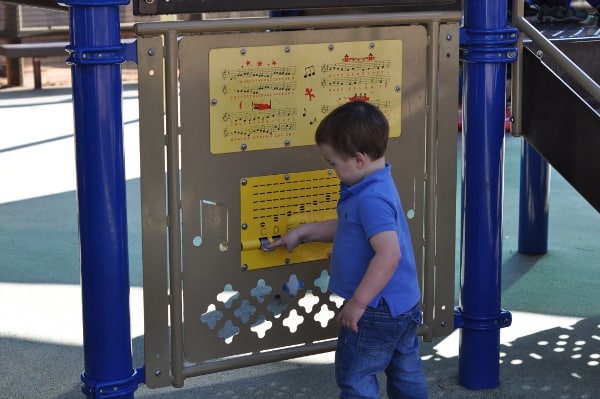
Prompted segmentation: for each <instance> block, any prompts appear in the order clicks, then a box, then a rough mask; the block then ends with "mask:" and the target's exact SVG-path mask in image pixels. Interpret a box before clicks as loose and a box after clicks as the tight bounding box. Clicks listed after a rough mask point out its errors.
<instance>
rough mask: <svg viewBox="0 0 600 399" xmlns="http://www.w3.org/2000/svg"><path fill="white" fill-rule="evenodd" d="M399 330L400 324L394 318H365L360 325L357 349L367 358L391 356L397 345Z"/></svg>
mask: <svg viewBox="0 0 600 399" xmlns="http://www.w3.org/2000/svg"><path fill="white" fill-rule="evenodd" d="M398 332H399V325H398V323H397V322H394V321H393V320H392V319H389V320H387V321H376V320H369V319H363V320H362V321H361V323H360V324H359V327H358V343H357V351H358V353H360V355H361V356H363V357H364V358H366V359H384V358H386V357H389V356H391V354H392V352H393V350H394V347H395V346H396V342H397V337H398Z"/></svg>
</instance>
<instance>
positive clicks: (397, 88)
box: [394, 85, 401, 93]
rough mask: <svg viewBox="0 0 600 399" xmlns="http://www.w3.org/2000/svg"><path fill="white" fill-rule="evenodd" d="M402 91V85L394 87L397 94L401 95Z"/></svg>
mask: <svg viewBox="0 0 600 399" xmlns="http://www.w3.org/2000/svg"><path fill="white" fill-rule="evenodd" d="M400 89H401V87H400V85H396V87H394V90H396V93H399V92H400Z"/></svg>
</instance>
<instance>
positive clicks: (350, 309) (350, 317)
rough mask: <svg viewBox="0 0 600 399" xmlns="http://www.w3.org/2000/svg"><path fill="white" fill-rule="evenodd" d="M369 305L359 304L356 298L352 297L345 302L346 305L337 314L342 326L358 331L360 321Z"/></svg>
mask: <svg viewBox="0 0 600 399" xmlns="http://www.w3.org/2000/svg"><path fill="white" fill-rule="evenodd" d="M366 308H367V307H366V306H363V305H360V304H358V303H357V302H356V301H355V300H353V299H350V300H349V301H348V302H346V303H345V304H344V307H343V308H342V310H341V311H340V313H339V314H338V316H337V321H338V323H340V324H341V325H342V326H344V327H346V328H348V329H350V330H352V331H354V332H358V321H359V320H360V318H361V317H362V316H363V314H364V313H365V309H366Z"/></svg>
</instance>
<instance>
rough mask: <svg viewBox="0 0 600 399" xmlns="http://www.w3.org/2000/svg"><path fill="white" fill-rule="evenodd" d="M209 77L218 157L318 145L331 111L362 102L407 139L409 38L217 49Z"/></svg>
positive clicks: (213, 149) (212, 134)
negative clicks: (405, 51) (405, 46)
mask: <svg viewBox="0 0 600 399" xmlns="http://www.w3.org/2000/svg"><path fill="white" fill-rule="evenodd" d="M209 74H210V97H211V104H212V107H211V109H210V122H211V123H210V149H211V153H213V154H221V153H228V152H238V151H252V150H263V149H269V148H282V147H289V146H303V145H312V144H314V130H315V128H316V126H317V125H318V124H319V122H320V121H321V119H322V118H323V117H324V116H325V115H327V114H328V113H329V112H330V111H332V110H333V109H334V108H336V107H337V106H339V105H341V104H343V103H345V102H348V101H358V100H363V101H368V102H370V103H372V104H374V105H376V106H377V107H379V108H380V109H381V110H382V111H383V113H384V114H385V115H386V116H387V117H388V119H389V120H390V136H391V137H398V136H400V131H401V130H400V123H401V118H398V117H396V118H393V117H392V116H393V115H396V116H399V115H402V101H401V99H402V41H401V40H378V41H359V42H338V43H331V42H324V43H318V44H296V45H293V46H292V45H287V46H259V47H247V48H239V47H235V48H218V49H212V50H211V51H210V54H209Z"/></svg>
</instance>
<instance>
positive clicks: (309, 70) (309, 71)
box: [304, 65, 315, 78]
mask: <svg viewBox="0 0 600 399" xmlns="http://www.w3.org/2000/svg"><path fill="white" fill-rule="evenodd" d="M314 75H315V66H314V65H311V66H307V67H305V68H304V78H308V77H310V76H314Z"/></svg>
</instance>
